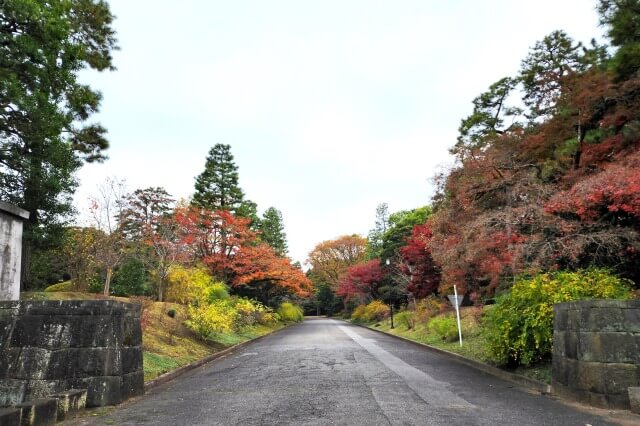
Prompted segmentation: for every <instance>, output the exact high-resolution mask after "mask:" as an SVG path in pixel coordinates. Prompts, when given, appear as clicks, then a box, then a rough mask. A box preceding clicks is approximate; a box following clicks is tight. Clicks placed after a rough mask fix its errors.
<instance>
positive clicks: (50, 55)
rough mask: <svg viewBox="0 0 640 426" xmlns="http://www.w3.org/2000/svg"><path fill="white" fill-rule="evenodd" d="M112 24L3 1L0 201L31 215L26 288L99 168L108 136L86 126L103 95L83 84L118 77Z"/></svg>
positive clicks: (100, 15)
mask: <svg viewBox="0 0 640 426" xmlns="http://www.w3.org/2000/svg"><path fill="white" fill-rule="evenodd" d="M112 21H113V16H112V15H111V12H110V11H109V7H108V5H107V3H106V2H104V1H97V0H51V1H46V2H44V1H32V0H7V1H0V199H2V200H4V201H8V202H11V203H14V204H17V205H18V206H20V207H22V208H24V209H26V210H28V211H29V212H30V214H31V216H30V218H29V220H28V221H27V223H26V224H25V233H24V235H25V242H24V245H23V257H22V265H23V271H22V279H23V288H25V289H26V288H27V286H26V285H25V284H28V281H29V278H30V273H29V272H30V268H29V266H30V264H31V254H32V253H33V251H34V250H37V249H42V250H49V249H51V248H53V247H54V246H55V245H56V243H58V244H59V243H60V242H61V241H62V234H63V233H62V226H63V225H64V223H65V221H68V219H69V218H70V216H71V215H72V213H73V208H72V205H71V194H72V193H73V192H74V190H75V188H76V186H77V183H76V180H75V177H74V173H75V172H76V171H77V169H78V168H79V167H80V166H81V165H82V162H83V161H99V160H101V159H102V158H103V156H102V150H104V149H106V148H107V147H108V142H107V140H106V139H105V136H104V134H105V132H106V130H105V129H104V128H103V127H101V126H100V125H98V124H87V120H88V119H89V118H90V116H91V115H92V114H93V113H94V112H96V111H97V110H98V107H99V105H100V100H101V95H100V93H98V92H96V91H94V90H92V89H91V88H90V87H89V86H87V85H84V84H81V83H80V82H79V81H78V73H79V72H80V71H81V70H83V69H87V68H91V69H95V70H98V71H102V70H106V69H113V66H112V58H111V51H112V50H113V49H116V39H115V33H114V31H113V29H112V27H111V25H112Z"/></svg>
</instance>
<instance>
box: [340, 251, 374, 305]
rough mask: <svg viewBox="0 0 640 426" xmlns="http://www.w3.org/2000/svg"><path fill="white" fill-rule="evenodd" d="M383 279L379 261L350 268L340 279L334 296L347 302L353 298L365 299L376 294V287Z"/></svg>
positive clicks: (371, 261)
mask: <svg viewBox="0 0 640 426" xmlns="http://www.w3.org/2000/svg"><path fill="white" fill-rule="evenodd" d="M383 278H384V272H383V270H382V268H381V267H380V259H373V260H370V261H368V262H365V263H360V264H357V265H353V266H350V267H349V268H348V269H347V271H346V273H345V274H344V275H343V276H342V278H341V279H340V282H339V284H338V290H337V291H336V294H337V295H338V296H342V297H344V298H345V300H347V301H349V300H351V299H354V298H363V299H364V298H366V297H368V296H372V297H373V296H374V295H375V294H376V287H377V286H378V285H379V284H380V282H381V281H382V279H383Z"/></svg>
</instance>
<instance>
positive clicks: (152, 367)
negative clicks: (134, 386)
mask: <svg viewBox="0 0 640 426" xmlns="http://www.w3.org/2000/svg"><path fill="white" fill-rule="evenodd" d="M143 358H144V380H145V381H147V380H151V379H153V378H155V377H158V376H160V375H161V374H164V373H166V372H168V371H171V370H175V369H176V368H178V367H180V363H179V362H178V361H177V360H176V359H174V358H171V357H170V356H166V355H160V354H155V353H153V352H148V351H145V352H144V354H143Z"/></svg>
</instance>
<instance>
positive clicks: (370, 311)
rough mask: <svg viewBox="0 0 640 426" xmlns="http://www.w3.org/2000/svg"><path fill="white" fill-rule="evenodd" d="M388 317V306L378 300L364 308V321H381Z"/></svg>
mask: <svg viewBox="0 0 640 426" xmlns="http://www.w3.org/2000/svg"><path fill="white" fill-rule="evenodd" d="M388 316H389V306H388V305H385V304H384V302H382V301H380V300H374V301H372V302H371V303H369V304H368V305H367V306H366V307H365V308H364V320H365V321H382V320H383V319H385V318H386V317H388Z"/></svg>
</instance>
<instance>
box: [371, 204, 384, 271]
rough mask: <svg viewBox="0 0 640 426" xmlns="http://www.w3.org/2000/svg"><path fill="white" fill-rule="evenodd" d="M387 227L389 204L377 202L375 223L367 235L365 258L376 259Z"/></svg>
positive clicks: (380, 250)
mask: <svg viewBox="0 0 640 426" xmlns="http://www.w3.org/2000/svg"><path fill="white" fill-rule="evenodd" d="M388 228H389V205H388V204H387V203H381V204H378V207H376V225H375V228H373V229H372V230H370V231H369V235H368V236H367V258H368V259H376V258H379V257H380V254H381V252H382V235H383V234H384V233H385V232H386V231H387V229H388Z"/></svg>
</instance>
